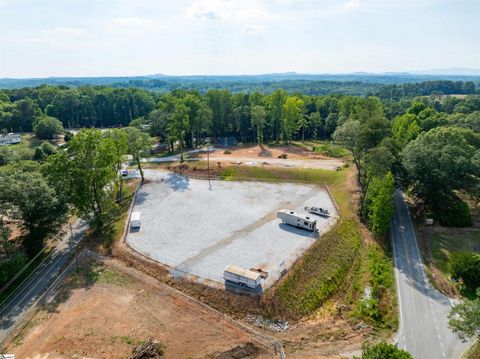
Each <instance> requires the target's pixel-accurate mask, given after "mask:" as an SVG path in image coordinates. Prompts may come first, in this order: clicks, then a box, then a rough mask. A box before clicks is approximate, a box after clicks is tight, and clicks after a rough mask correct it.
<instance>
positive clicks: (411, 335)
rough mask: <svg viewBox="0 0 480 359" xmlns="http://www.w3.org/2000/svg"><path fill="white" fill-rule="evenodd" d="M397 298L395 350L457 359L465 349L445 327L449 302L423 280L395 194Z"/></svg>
mask: <svg viewBox="0 0 480 359" xmlns="http://www.w3.org/2000/svg"><path fill="white" fill-rule="evenodd" d="M391 235H392V244H393V253H394V259H395V276H396V279H397V292H398V299H399V303H398V304H399V311H400V327H399V331H398V334H397V337H396V342H397V343H398V347H399V348H401V349H406V350H407V351H408V352H409V353H410V354H412V355H413V357H414V358H415V359H443V358H448V359H458V358H460V356H461V354H462V352H463V351H464V350H465V349H466V348H467V346H468V344H467V343H462V342H461V340H459V339H458V338H457V337H456V336H455V335H454V334H453V333H452V332H451V330H450V329H449V328H448V325H447V322H448V319H447V315H448V313H449V311H450V308H451V305H452V303H451V301H450V299H449V298H448V297H446V296H444V295H443V294H441V293H440V292H438V291H437V290H436V289H434V288H433V287H432V286H431V285H430V283H429V282H428V280H427V276H426V274H425V271H424V268H423V263H422V259H421V256H420V252H419V249H418V244H417V239H416V237H415V232H414V230H413V225H412V221H411V218H410V214H409V212H408V208H407V206H406V204H405V201H404V199H403V195H402V192H401V191H399V190H397V192H396V193H395V215H394V218H393V225H392V234H391Z"/></svg>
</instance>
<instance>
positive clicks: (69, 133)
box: [63, 131, 73, 142]
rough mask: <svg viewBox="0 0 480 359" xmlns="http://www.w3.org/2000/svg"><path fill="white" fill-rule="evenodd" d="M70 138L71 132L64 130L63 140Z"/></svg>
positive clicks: (66, 140)
mask: <svg viewBox="0 0 480 359" xmlns="http://www.w3.org/2000/svg"><path fill="white" fill-rule="evenodd" d="M72 138H73V133H72V132H70V131H66V132H65V136H64V137H63V139H64V140H65V142H68V141H70V140H71V139H72Z"/></svg>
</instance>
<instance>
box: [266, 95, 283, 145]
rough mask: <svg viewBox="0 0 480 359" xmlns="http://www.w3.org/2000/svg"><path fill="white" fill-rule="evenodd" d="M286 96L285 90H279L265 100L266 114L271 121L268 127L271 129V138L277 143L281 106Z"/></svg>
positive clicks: (281, 116) (280, 126) (281, 114)
mask: <svg viewBox="0 0 480 359" xmlns="http://www.w3.org/2000/svg"><path fill="white" fill-rule="evenodd" d="M287 96H288V94H287V92H286V91H285V90H282V89H279V90H276V91H275V92H273V93H272V94H271V95H270V96H268V98H267V106H268V113H269V118H270V121H271V124H270V126H271V127H272V129H273V137H274V139H275V141H276V142H277V143H278V142H279V140H280V134H281V132H282V131H281V129H282V119H283V105H284V104H285V101H286V99H287Z"/></svg>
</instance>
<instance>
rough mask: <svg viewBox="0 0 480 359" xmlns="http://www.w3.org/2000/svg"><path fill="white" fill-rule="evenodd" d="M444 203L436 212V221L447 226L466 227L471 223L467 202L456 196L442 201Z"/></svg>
mask: <svg viewBox="0 0 480 359" xmlns="http://www.w3.org/2000/svg"><path fill="white" fill-rule="evenodd" d="M443 202H444V203H445V205H444V206H443V207H441V209H439V210H438V211H437V213H436V217H437V219H438V222H440V224H442V225H444V226H448V227H468V226H471V225H472V216H471V215H470V209H469V208H468V204H467V203H466V202H465V201H463V200H461V199H460V198H458V197H453V198H450V199H446V200H445V201H443Z"/></svg>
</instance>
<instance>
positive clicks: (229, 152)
mask: <svg viewBox="0 0 480 359" xmlns="http://www.w3.org/2000/svg"><path fill="white" fill-rule="evenodd" d="M223 154H224V155H231V154H232V151H229V150H225V151H223Z"/></svg>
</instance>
